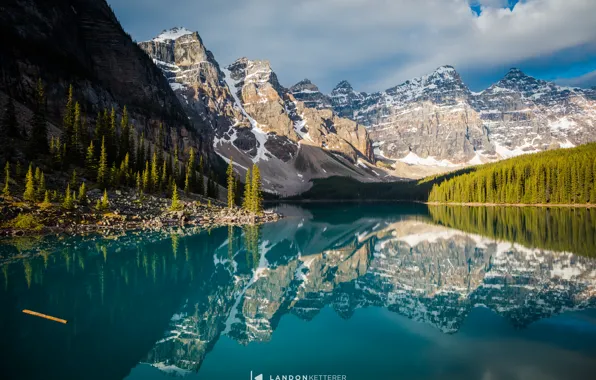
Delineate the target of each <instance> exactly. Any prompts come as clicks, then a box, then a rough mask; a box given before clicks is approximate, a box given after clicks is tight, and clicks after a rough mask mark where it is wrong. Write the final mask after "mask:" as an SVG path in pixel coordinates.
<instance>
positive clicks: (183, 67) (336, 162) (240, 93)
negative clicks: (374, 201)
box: [139, 28, 385, 195]
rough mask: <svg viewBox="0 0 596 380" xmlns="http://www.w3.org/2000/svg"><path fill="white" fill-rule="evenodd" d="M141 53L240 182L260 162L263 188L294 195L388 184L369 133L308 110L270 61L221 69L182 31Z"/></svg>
mask: <svg viewBox="0 0 596 380" xmlns="http://www.w3.org/2000/svg"><path fill="white" fill-rule="evenodd" d="M139 46H140V47H141V48H142V49H143V50H144V51H145V52H147V54H149V56H150V57H151V58H152V59H153V61H154V63H155V64H156V65H157V66H158V67H159V68H160V69H161V70H162V72H163V74H164V76H165V77H166V78H167V80H168V82H169V84H170V86H171V88H172V89H173V90H174V92H175V93H176V95H177V96H178V99H179V100H180V102H181V103H182V105H183V106H184V108H185V110H186V112H187V114H188V116H189V118H190V119H191V120H192V121H193V122H195V123H201V124H202V125H204V126H205V128H203V129H202V130H201V132H202V133H203V135H204V136H205V139H206V140H207V141H208V142H209V146H210V147H211V148H212V149H213V151H214V152H215V153H217V154H218V155H219V156H221V157H222V158H223V159H224V160H226V161H228V160H229V158H230V157H231V158H232V159H233V160H234V163H235V164H236V165H235V168H236V171H237V173H238V175H239V177H240V178H241V179H244V178H245V173H246V170H247V168H249V167H251V166H252V165H253V163H257V164H258V165H259V168H260V169H261V174H262V176H263V178H264V187H265V189H267V190H269V191H272V192H277V193H280V194H286V195H288V194H295V193H297V192H301V191H304V190H306V189H308V188H309V187H310V186H311V185H310V181H309V180H310V179H312V178H318V177H327V176H331V175H340V176H353V177H356V178H359V179H360V180H363V181H377V180H379V179H380V178H384V176H385V174H384V173H383V174H382V175H381V171H380V170H379V169H375V168H374V166H372V165H371V164H370V162H367V161H368V160H371V159H372V145H371V143H370V139H369V138H368V133H367V132H366V129H365V128H364V127H362V126H360V125H358V124H357V123H355V122H353V121H351V120H348V119H342V118H339V117H337V116H336V115H335V114H334V113H333V111H332V110H330V109H323V110H320V111H319V110H314V109H310V108H307V107H305V105H304V103H303V102H301V101H298V100H297V99H296V98H295V97H294V96H293V95H292V92H291V91H290V90H288V89H286V88H284V87H283V86H282V85H281V84H280V83H279V81H278V79H277V76H276V75H275V73H274V72H273V70H272V69H271V66H270V64H269V62H267V61H253V60H249V59H247V58H241V59H238V60H237V61H235V62H234V63H233V64H231V65H230V66H228V67H226V68H220V66H219V64H218V62H217V61H216V60H215V58H214V56H213V54H212V53H211V52H209V51H208V50H207V49H206V48H205V46H204V44H203V42H202V40H201V38H200V37H199V35H198V34H197V33H196V32H191V31H189V30H186V29H184V28H174V29H171V30H167V31H164V32H162V33H161V34H160V35H159V36H157V37H156V38H154V39H153V40H151V41H146V42H141V43H140V44H139ZM302 86H304V89H307V88H308V89H312V88H313V86H314V85H312V84H308V83H306V82H305V83H303V84H302ZM313 91H314V90H313ZM365 162H366V163H365ZM374 170H377V172H376V174H375V171H374Z"/></svg>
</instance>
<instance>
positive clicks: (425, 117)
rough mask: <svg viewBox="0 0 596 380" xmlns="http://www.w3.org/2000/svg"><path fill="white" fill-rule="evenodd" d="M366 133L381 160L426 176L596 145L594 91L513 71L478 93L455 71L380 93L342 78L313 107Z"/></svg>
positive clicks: (441, 71)
mask: <svg viewBox="0 0 596 380" xmlns="http://www.w3.org/2000/svg"><path fill="white" fill-rule="evenodd" d="M329 101H330V102H331V103H332V108H333V109H334V110H335V111H336V112H337V113H338V114H339V115H340V116H343V117H347V118H351V119H353V120H355V121H357V122H358V123H361V124H362V125H365V126H366V127H367V128H368V131H369V133H370V136H371V140H372V141H373V145H374V152H375V157H376V159H380V160H385V161H387V162H391V163H394V167H395V168H396V171H397V173H399V174H402V175H406V176H421V175H426V174H430V173H432V172H436V171H446V170H453V169H454V168H458V167H462V166H467V165H474V164H480V163H484V162H489V161H495V160H499V159H504V158H508V157H512V156H516V155H520V154H525V153H533V152H538V151H542V150H545V149H553V148H559V147H573V146H577V145H579V144H583V143H587V142H590V141H594V140H596V125H595V124H594V123H595V122H596V92H595V91H594V90H584V89H579V88H568V87H561V86H557V85H555V84H554V83H550V82H546V81H543V80H538V79H535V78H532V77H530V76H528V75H526V74H524V73H523V72H521V71H520V70H517V69H512V70H510V71H509V73H507V75H506V76H505V77H504V78H503V79H502V80H500V81H499V82H497V83H495V84H493V85H492V86H490V87H489V88H487V89H486V90H484V91H482V92H480V93H473V92H471V91H470V90H469V89H468V87H467V86H466V85H465V84H464V83H463V81H462V79H461V77H460V76H459V74H458V73H457V71H456V70H455V69H454V68H453V67H451V66H443V67H440V68H438V69H437V70H436V71H434V72H433V73H431V74H429V75H426V76H423V77H420V78H414V79H412V80H409V81H407V82H405V83H403V84H400V85H398V86H395V87H393V88H390V89H388V90H386V91H381V92H376V93H371V94H367V93H363V92H357V91H354V89H353V88H352V87H351V85H350V84H349V83H348V82H346V81H343V82H341V83H340V84H338V85H337V87H336V88H335V89H334V90H333V91H332V92H331V94H330V95H329V96H327V97H325V100H319V101H318V102H317V103H316V104H315V106H317V107H323V106H326V105H327V104H328V103H329Z"/></svg>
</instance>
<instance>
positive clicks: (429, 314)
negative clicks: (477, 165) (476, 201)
mask: <svg viewBox="0 0 596 380" xmlns="http://www.w3.org/2000/svg"><path fill="white" fill-rule="evenodd" d="M279 209H280V210H282V211H283V212H284V213H285V214H287V215H288V217H287V218H285V219H283V220H281V221H279V222H277V223H271V224H267V225H264V226H261V227H251V228H245V229H240V228H218V229H213V230H211V231H202V232H201V231H191V230H176V231H168V232H163V233H130V234H127V235H125V236H123V237H120V238H118V239H103V238H100V237H70V238H64V237H60V236H57V237H46V238H42V239H25V238H22V239H16V240H11V241H4V244H3V245H2V246H0V255H1V259H2V262H3V263H4V264H2V274H1V275H0V278H1V280H2V281H1V282H0V305H1V306H0V307H1V308H2V309H1V310H2V312H1V313H0V340H1V342H0V345H1V349H0V357H1V358H2V367H1V368H0V371H1V372H0V377H1V378H2V379H13V378H14V379H17V378H18V379H122V378H127V379H131V380H134V379H172V378H173V377H185V378H186V379H245V380H246V379H251V373H252V378H255V379H258V377H257V376H258V375H260V374H263V378H264V379H270V378H273V379H276V378H279V379H282V378H283V377H282V376H287V377H286V378H287V379H290V377H289V376H290V375H291V376H297V375H299V376H300V379H302V378H303V376H305V377H304V379H317V380H323V379H326V380H327V379H328V380H331V379H332V377H323V376H322V375H338V376H339V377H337V378H336V379H346V380H347V379H349V380H355V379H487V380H489V379H591V378H593V376H594V373H596V249H595V247H596V210H594V209H592V210H586V209H583V210H579V209H576V210H574V209H551V210H547V209H530V208H528V209H520V208H464V207H431V208H430V209H429V208H428V207H426V206H424V205H408V204H362V205H350V204H338V205H323V204H315V205H308V206H304V207H299V206H296V205H281V206H279ZM19 256H22V257H20V258H19ZM23 309H30V310H34V311H38V312H41V313H45V314H49V315H52V316H56V317H58V318H63V319H66V320H68V323H67V324H60V323H56V322H52V321H49V320H46V319H41V318H37V317H33V316H30V315H26V314H23V313H22V310H23ZM315 375H318V376H319V377H318V378H317V377H314V376H315ZM278 376H279V377H278ZM309 376H310V377H309ZM344 376H345V377H344Z"/></svg>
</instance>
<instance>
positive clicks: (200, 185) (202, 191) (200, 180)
mask: <svg viewBox="0 0 596 380" xmlns="http://www.w3.org/2000/svg"><path fill="white" fill-rule="evenodd" d="M204 169H205V168H204V166H203V156H201V157H200V158H199V178H198V180H197V182H198V188H197V191H198V193H199V194H201V195H205V176H204V174H203V171H204Z"/></svg>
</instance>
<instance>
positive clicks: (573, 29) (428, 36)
mask: <svg viewBox="0 0 596 380" xmlns="http://www.w3.org/2000/svg"><path fill="white" fill-rule="evenodd" d="M120 1H124V0H111V3H112V4H113V5H115V7H116V12H117V13H118V2H120ZM475 1H476V0H475ZM134 2H138V6H139V8H143V7H144V9H145V10H147V9H148V7H147V6H146V4H147V1H140V0H126V3H127V4H126V6H127V8H130V7H131V3H134ZM476 2H477V3H479V4H480V5H482V6H483V11H482V13H481V14H480V16H477V15H476V14H475V13H474V12H473V11H472V10H471V9H470V2H469V0H401V1H398V0H294V1H280V0H228V1H218V2H217V5H213V4H214V3H211V2H209V1H205V2H197V1H196V0H194V1H193V0H178V1H176V2H175V9H172V7H174V5H170V4H169V5H167V6H168V7H169V8H168V12H167V14H168V16H167V17H168V18H170V19H171V18H173V17H176V16H173V15H176V14H177V15H178V16H177V18H176V22H175V23H174V24H173V25H179V24H184V25H185V26H186V27H188V28H191V29H196V30H198V31H199V33H200V34H201V35H202V37H203V39H204V41H205V43H206V44H207V47H208V48H210V49H211V50H213V52H214V53H215V56H216V58H217V59H218V61H219V62H220V63H222V64H228V63H230V62H231V61H233V60H234V59H236V58H238V57H240V56H247V57H249V58H254V59H268V60H270V61H271V63H272V65H273V68H274V70H275V71H276V72H277V73H278V75H279V77H280V80H281V82H282V83H283V84H284V85H286V86H289V85H292V84H293V83H294V82H297V81H298V80H300V79H302V78H304V77H309V78H310V79H312V80H313V81H314V82H315V83H319V84H322V87H323V89H325V90H329V87H331V86H332V85H333V84H334V83H329V81H330V79H329V78H331V77H334V76H337V75H340V74H339V73H348V72H359V73H361V74H359V75H358V77H357V78H350V77H348V78H346V79H349V80H350V81H352V82H354V84H355V87H358V88H360V89H363V90H379V89H384V88H388V87H390V86H393V85H396V84H398V83H401V82H402V81H404V80H407V79H410V78H411V77H414V76H419V75H422V74H425V73H427V72H429V71H432V70H433V69H435V68H436V67H438V66H441V65H444V64H451V65H454V66H456V68H458V69H459V70H460V71H465V70H475V71H478V70H490V69H491V68H494V67H501V66H503V65H505V66H507V65H509V66H513V65H515V63H517V62H521V61H524V60H527V59H531V58H535V57H539V56H545V55H549V54H554V53H556V52H559V51H561V50H564V49H568V48H571V47H576V46H580V45H585V44H588V45H590V46H596V27H594V18H593V16H594V15H595V14H596V1H592V0H525V1H522V2H520V3H518V4H517V5H516V6H515V7H514V9H513V10H509V9H508V8H506V9H504V8H500V6H502V5H503V4H504V3H507V1H506V0H503V1H501V0H477V1H476ZM154 3H155V0H152V4H154ZM170 3H171V2H170ZM201 3H203V4H201ZM165 6H166V5H164V7H165ZM122 7H124V5H122ZM150 11H151V9H149V12H150ZM156 12H157V10H156ZM135 17H138V14H136V15H135ZM147 17H148V18H151V15H148V16H147ZM156 17H160V20H161V21H160V22H161V24H160V23H159V22H157V23H151V22H149V21H147V20H148V19H147V18H145V17H144V18H143V19H144V22H145V23H146V24H148V25H149V26H151V27H153V25H155V24H159V25H160V27H162V28H163V27H167V26H170V25H163V21H164V17H165V16H164V9H161V11H159V12H157V14H156ZM178 20H179V21H178ZM135 22H137V21H135ZM139 22H140V21H139ZM124 23H125V25H124V26H125V28H126V27H127V25H126V21H125V22H124ZM133 26H134V25H133ZM134 29H136V30H141V29H142V33H144V34H146V33H147V26H146V25H145V26H143V27H140V26H137V27H135V28H134ZM159 31H160V30H155V31H154V32H153V33H152V34H153V35H156V34H157V33H158V32H159ZM132 32H133V34H135V32H136V31H135V30H132ZM143 37H149V35H144V36H143ZM335 79H337V78H335Z"/></svg>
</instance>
